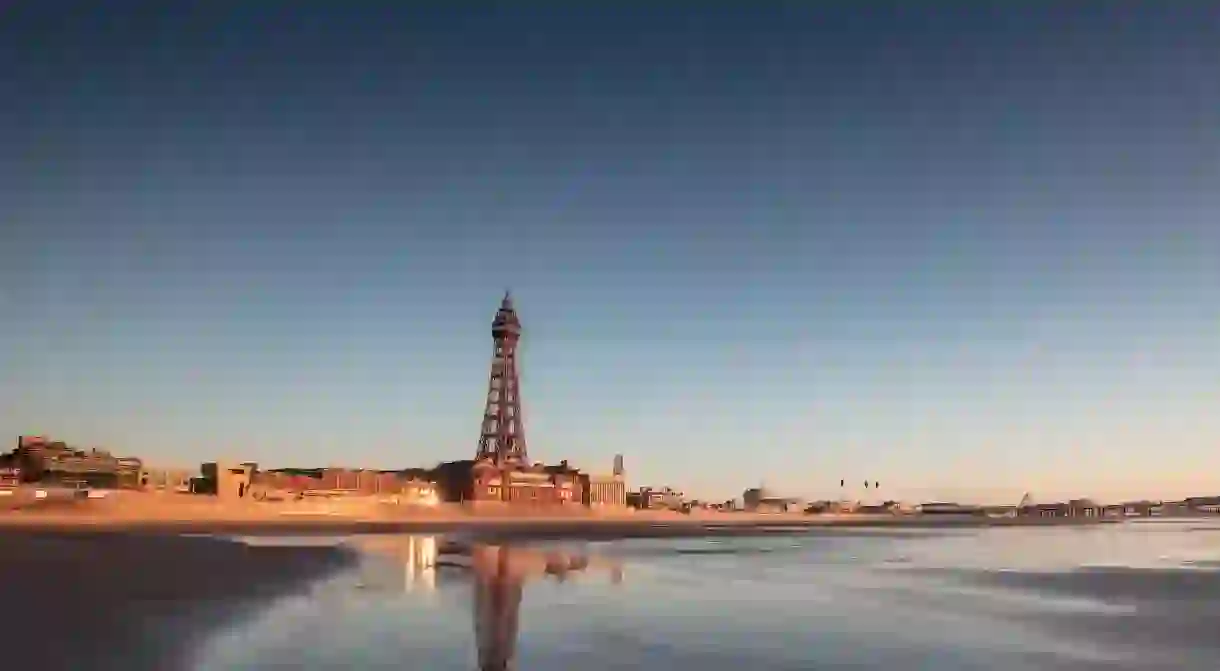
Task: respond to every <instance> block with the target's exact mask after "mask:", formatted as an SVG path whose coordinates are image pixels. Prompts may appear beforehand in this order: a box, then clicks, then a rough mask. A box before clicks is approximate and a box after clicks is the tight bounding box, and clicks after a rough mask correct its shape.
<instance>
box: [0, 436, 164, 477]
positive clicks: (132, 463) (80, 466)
mask: <svg viewBox="0 0 1220 671" xmlns="http://www.w3.org/2000/svg"><path fill="white" fill-rule="evenodd" d="M0 468H4V469H7V471H8V473H9V474H10V477H13V476H16V477H17V478H18V479H20V481H22V482H31V483H45V484H51V485H62V486H66V487H94V488H104V489H118V488H124V489H135V488H138V487H139V486H140V472H141V470H142V464H141V462H140V460H139V459H136V458H134V457H116V456H114V455H112V454H110V453H109V452H107V451H105V450H99V449H92V450H78V449H75V448H73V447H69V446H68V445H67V444H66V443H64V442H62V441H49V440H47V439H46V437H45V436H18V437H17V446H16V447H15V448H14V449H13V450H12V451H11V452H8V453H6V454H4V455H0Z"/></svg>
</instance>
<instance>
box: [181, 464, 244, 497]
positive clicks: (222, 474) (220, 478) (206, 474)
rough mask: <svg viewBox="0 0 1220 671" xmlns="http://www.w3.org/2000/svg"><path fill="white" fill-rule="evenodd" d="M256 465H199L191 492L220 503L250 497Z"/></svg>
mask: <svg viewBox="0 0 1220 671" xmlns="http://www.w3.org/2000/svg"><path fill="white" fill-rule="evenodd" d="M257 472H258V464H256V463H254V462H249V461H247V462H243V463H240V464H232V463H228V462H223V461H210V462H207V463H204V464H202V465H200V467H199V473H200V477H198V478H196V479H195V481H194V483H193V485H192V490H193V491H194V492H195V493H196V494H211V495H213V496H216V497H217V498H219V499H221V500H222V501H234V500H238V499H244V498H246V497H247V496H250V494H251V491H250V486H251V485H252V484H253V482H254V477H255V473H257Z"/></svg>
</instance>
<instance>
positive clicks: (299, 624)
mask: <svg viewBox="0 0 1220 671" xmlns="http://www.w3.org/2000/svg"><path fill="white" fill-rule="evenodd" d="M348 540H350V539H331V542H347V541H348ZM264 542H265V541H264ZM311 542H315V543H316V542H318V541H317V539H313V540H312V541H311ZM378 542H379V543H380V545H379V546H378V547H379V551H378V552H370V553H368V554H367V556H366V558H365V559H364V560H363V561H362V562H361V563H360V565H359V566H358V567H357V568H355V569H353V570H351V571H349V572H346V573H343V574H340V575H337V576H335V577H333V578H332V579H329V580H327V581H325V582H323V583H320V584H317V585H314V586H313V588H312V589H311V590H310V592H309V593H308V594H303V595H300V596H297V597H293V598H290V599H285V600H282V601H280V602H278V603H276V604H274V605H272V606H270V607H268V608H267V609H266V610H265V611H263V612H262V613H261V614H260V615H258V616H257V617H255V618H254V619H252V620H250V621H246V622H242V623H240V624H239V625H236V626H234V627H232V628H231V629H230V630H228V631H225V632H222V633H220V634H219V635H217V636H215V637H213V639H212V640H211V642H210V643H209V644H208V645H207V646H205V647H204V648H203V649H202V650H200V652H199V655H198V663H197V664H196V667H195V668H197V669H200V670H211V669H273V668H274V669H282V668H301V669H331V668H357V669H379V668H386V669H389V668H394V669H401V668H418V669H437V670H444V669H463V670H465V669H478V668H480V651H479V648H480V645H479V643H478V642H479V641H480V640H481V642H482V643H481V646H482V648H483V651H482V658H483V662H482V663H483V664H485V665H487V668H491V666H492V665H493V664H494V663H495V662H494V661H489V660H492V659H493V658H495V657H496V656H497V655H500V656H502V657H503V656H512V657H514V659H515V664H516V666H515V668H518V669H522V670H532V669H537V670H541V671H545V670H549V669H561V668H564V669H566V668H572V666H573V665H575V664H579V665H581V668H583V669H590V670H592V669H629V668H630V669H635V668H642V667H645V666H646V665H647V666H650V667H651V668H695V667H694V665H696V664H698V665H701V667H702V668H704V669H707V670H709V671H715V670H718V669H739V668H757V669H811V668H817V669H840V668H842V669H847V668H851V669H873V668H877V669H936V670H955V669H1031V670H1034V669H1036V670H1039V671H1043V670H1053V669H1140V670H1141V671H1142V670H1145V669H1151V668H1173V669H1215V668H1216V662H1215V660H1216V659H1217V658H1220V636H1218V635H1217V634H1216V631H1215V624H1214V623H1215V622H1217V621H1220V523H1215V522H1200V521H1189V522H1173V523H1165V522H1158V523H1153V522H1143V523H1140V522H1134V523H1127V524H1121V525H1105V526H1089V527H1046V528H996V529H956V530H948V531H938V530H914V529H912V530H894V529H887V530H872V531H870V530H863V529H857V530H836V529H818V530H809V531H805V532H801V533H795V534H778V533H768V534H759V535H757V536H734V537H719V538H702V539H700V538H682V539H660V538H652V539H632V540H621V541H613V542H598V543H587V544H581V543H575V542H566V543H564V544H563V546H565V547H566V548H568V549H569V550H572V551H579V552H587V553H588V554H590V555H592V556H593V557H594V558H595V561H593V562H592V563H591V564H590V565H589V567H588V568H587V569H585V570H583V571H580V572H578V573H573V574H569V575H567V576H566V577H565V578H564V579H563V580H560V579H558V578H556V577H554V576H548V575H544V574H542V572H541V571H540V570H534V569H537V567H533V568H532V569H531V570H528V571H526V570H523V571H517V572H516V573H514V574H513V575H509V574H508V573H504V574H502V575H501V574H495V575H490V574H487V572H486V571H483V572H473V571H470V570H468V569H464V568H459V567H450V566H444V565H442V566H436V565H435V559H436V557H435V552H436V548H437V546H438V544H437V541H436V539H435V538H429V537H419V536H413V537H398V538H396V539H381V540H380V541H378ZM554 545H556V544H555V543H550V544H547V547H553V546H554ZM491 550H492V551H493V552H494V553H495V554H493V555H492V556H494V557H501V558H503V557H507V556H509V553H513V554H512V555H511V556H513V557H523V556H529V553H530V550H531V548H530V547H529V546H523V545H522V544H517V545H514V546H512V547H509V548H508V549H507V550H503V549H500V548H491ZM500 553H504V554H503V555H501V554H500ZM462 561H465V560H462ZM501 566H503V564H501ZM493 573H494V572H493ZM499 668H503V667H499Z"/></svg>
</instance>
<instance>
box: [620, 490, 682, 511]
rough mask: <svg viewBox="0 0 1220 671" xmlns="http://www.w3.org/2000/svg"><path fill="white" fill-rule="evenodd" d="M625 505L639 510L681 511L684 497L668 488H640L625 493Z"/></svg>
mask: <svg viewBox="0 0 1220 671" xmlns="http://www.w3.org/2000/svg"><path fill="white" fill-rule="evenodd" d="M627 505H628V506H629V507H631V508H638V509H640V510H683V509H684V508H685V507H686V495H685V494H683V493H682V492H680V491H677V490H675V489H672V488H670V487H660V488H652V487H641V488H640V489H639V490H638V491H634V492H628V493H627Z"/></svg>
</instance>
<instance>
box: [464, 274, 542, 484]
mask: <svg viewBox="0 0 1220 671" xmlns="http://www.w3.org/2000/svg"><path fill="white" fill-rule="evenodd" d="M491 337H492V340H493V341H494V343H495V344H494V347H493V349H492V353H491V376H490V379H489V381H488V383H487V405H486V407H485V408H484V410H483V429H482V431H481V432H480V434H479V451H478V453H477V454H476V455H475V458H476V459H483V458H487V457H490V458H491V459H492V460H493V461H495V462H496V463H497V464H514V463H515V464H521V465H526V464H529V457H528V454H527V453H526V450H525V425H524V423H523V422H522V420H521V378H520V374H519V371H520V368H518V366H517V343H518V342H519V341H520V340H521V321H520V320H519V319H517V312H516V310H514V309H513V298H512V295H511V294H510V293H508V292H505V293H504V300H503V301H501V302H500V309H499V310H497V311H496V317H495V319H493V320H492V322H491Z"/></svg>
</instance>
